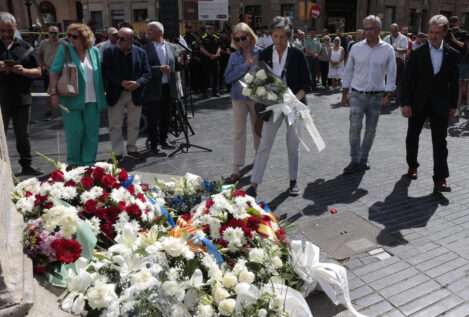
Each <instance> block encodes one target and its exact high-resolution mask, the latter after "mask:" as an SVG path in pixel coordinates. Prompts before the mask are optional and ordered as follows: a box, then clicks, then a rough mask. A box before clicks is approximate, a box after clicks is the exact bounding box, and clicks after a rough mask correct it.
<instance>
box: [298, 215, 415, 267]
mask: <svg viewBox="0 0 469 317" xmlns="http://www.w3.org/2000/svg"><path fill="white" fill-rule="evenodd" d="M298 230H299V231H300V232H301V233H302V234H303V235H304V236H305V237H306V238H308V239H309V240H310V241H312V242H313V243H314V244H316V245H317V246H319V247H320V248H321V250H323V251H324V252H326V253H327V255H328V256H330V257H332V258H334V259H337V260H341V259H346V258H348V257H350V256H352V255H355V254H360V253H363V252H367V251H370V250H373V249H378V248H380V246H382V245H384V246H394V245H398V244H406V243H407V241H406V240H404V239H402V238H400V237H397V236H394V235H392V234H390V233H388V232H386V231H382V230H381V229H380V228H378V227H377V226H375V225H374V224H372V223H370V222H369V221H368V220H365V219H363V218H362V217H360V216H357V215H355V214H354V213H352V212H342V213H337V214H332V215H327V216H323V217H319V218H316V219H314V220H311V221H307V222H304V223H302V224H299V225H298Z"/></svg>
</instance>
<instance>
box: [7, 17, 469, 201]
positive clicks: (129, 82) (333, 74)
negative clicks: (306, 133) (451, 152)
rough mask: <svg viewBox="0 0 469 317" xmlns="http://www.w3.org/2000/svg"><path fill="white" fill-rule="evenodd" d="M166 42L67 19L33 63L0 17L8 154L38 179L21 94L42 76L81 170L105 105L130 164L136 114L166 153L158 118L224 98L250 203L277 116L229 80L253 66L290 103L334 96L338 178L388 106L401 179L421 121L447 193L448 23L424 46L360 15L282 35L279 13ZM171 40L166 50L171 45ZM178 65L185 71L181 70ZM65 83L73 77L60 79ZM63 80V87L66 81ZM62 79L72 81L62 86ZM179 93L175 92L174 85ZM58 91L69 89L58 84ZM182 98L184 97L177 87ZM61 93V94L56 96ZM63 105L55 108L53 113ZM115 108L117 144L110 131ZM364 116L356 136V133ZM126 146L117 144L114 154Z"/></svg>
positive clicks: (454, 64)
mask: <svg viewBox="0 0 469 317" xmlns="http://www.w3.org/2000/svg"><path fill="white" fill-rule="evenodd" d="M185 29H186V33H185V34H184V35H182V36H180V37H179V39H178V40H176V41H171V40H169V39H165V35H164V26H163V25H162V24H161V23H159V22H157V21H153V22H149V23H148V25H147V28H146V30H140V31H139V32H138V36H137V34H135V33H134V30H133V29H132V26H131V25H130V24H128V23H125V22H124V23H121V24H120V25H119V26H118V27H117V28H114V27H110V28H108V29H107V30H105V32H104V33H103V35H102V36H101V37H100V38H99V39H98V38H97V37H96V35H95V33H94V32H93V31H94V30H93V29H92V28H90V27H89V26H87V25H85V24H72V25H70V26H69V27H68V29H67V33H66V35H67V36H66V38H63V39H60V38H59V32H58V28H57V27H55V26H50V27H49V29H48V38H47V39H45V40H43V41H41V42H40V44H39V48H38V50H37V56H36V54H35V51H34V50H33V49H32V47H31V45H30V44H28V43H27V42H26V41H23V40H21V39H20V38H19V37H18V36H16V34H17V29H16V22H15V18H14V16H12V15H11V14H9V13H6V12H1V13H0V32H1V33H0V35H1V41H0V83H1V89H0V103H1V106H2V115H3V121H4V127H5V130H6V129H7V128H8V125H9V121H10V119H11V120H12V121H13V127H14V131H15V136H16V141H17V150H18V153H19V154H20V164H21V166H22V172H23V174H31V175H39V174H41V173H42V171H40V170H39V169H37V168H34V167H33V166H32V165H31V162H32V159H31V153H30V144H29V136H28V122H29V114H30V105H31V102H32V100H31V94H30V89H31V85H32V81H33V80H34V79H35V78H39V77H41V76H43V78H44V89H46V90H47V92H49V94H50V98H48V99H47V103H46V118H50V117H51V115H52V113H51V107H52V106H54V107H58V108H61V112H62V118H63V123H64V127H65V134H66V141H67V163H68V164H69V168H73V167H75V166H78V165H91V164H93V163H94V161H95V160H96V154H97V148H98V132H99V122H100V113H101V110H102V109H104V108H105V107H107V115H108V118H109V120H108V121H109V134H110V139H111V144H112V150H113V151H114V153H115V154H116V157H117V158H118V159H121V158H122V157H123V156H124V155H125V154H127V155H128V156H130V157H132V158H134V159H141V158H142V157H143V156H142V154H141V152H139V150H138V148H137V146H136V141H137V138H138V133H139V122H140V117H141V113H142V107H146V108H147V110H148V117H149V136H148V142H149V145H150V152H151V153H152V154H153V155H155V156H158V157H163V156H166V153H165V152H163V150H169V149H175V145H174V144H172V143H170V142H168V140H167V136H168V128H169V123H170V114H169V111H170V109H171V107H172V105H173V102H174V100H177V99H178V98H180V97H181V96H182V95H183V94H184V92H187V91H190V92H191V93H200V94H201V96H202V97H203V98H207V97H209V94H208V92H209V87H211V90H210V93H211V96H213V97H219V96H220V94H219V92H220V91H221V90H222V89H227V91H228V92H229V93H230V97H231V99H232V105H233V124H234V130H235V133H234V147H233V153H234V155H233V171H232V173H231V175H229V176H228V177H226V182H228V183H235V182H237V181H238V180H239V178H240V168H241V167H242V166H243V165H244V164H245V152H246V126H247V115H248V114H249V116H250V123H251V130H252V135H253V140H254V150H255V152H256V156H255V161H254V167H253V173H252V177H251V185H250V187H249V188H248V189H247V192H248V193H249V194H250V195H252V196H256V194H257V188H258V185H259V184H261V183H262V179H263V176H264V171H265V169H266V166H267V162H268V159H269V155H270V151H271V149H272V146H273V143H274V141H275V136H276V133H277V131H278V129H279V128H280V126H281V124H282V122H283V121H285V120H286V117H285V116H284V115H281V120H277V121H274V119H273V116H269V115H268V114H267V115H266V114H264V115H262V117H261V116H259V114H258V113H256V104H255V102H254V101H252V100H251V99H249V98H248V97H246V96H244V95H243V93H242V86H241V84H240V79H242V78H243V77H244V75H245V74H246V73H247V72H249V71H251V70H253V69H255V67H256V65H257V63H258V62H260V61H262V62H264V63H266V64H267V65H269V66H270V68H271V70H272V72H273V73H274V74H275V75H276V76H278V77H280V78H281V79H282V80H284V82H285V83H286V85H287V86H288V87H289V88H290V89H291V91H292V92H293V93H294V94H295V96H296V97H297V99H298V100H300V101H301V102H302V103H304V104H307V102H306V94H307V93H310V92H314V91H317V90H318V89H319V87H320V86H322V87H323V89H327V90H334V89H341V90H342V103H343V105H344V106H346V107H350V117H349V119H350V131H349V143H350V157H351V161H350V164H349V165H347V166H346V167H345V168H344V173H345V174H351V173H355V172H357V171H360V170H367V169H369V168H370V162H369V154H370V150H371V147H372V144H373V140H374V136H375V132H376V128H377V123H378V120H379V115H380V110H381V107H382V106H387V105H388V104H390V103H393V102H394V103H396V104H398V105H400V106H402V114H403V116H404V117H406V118H409V127H408V133H407V139H406V144H407V163H408V165H409V170H408V175H409V177H410V178H412V179H415V178H417V168H418V166H419V165H418V162H417V154H418V139H419V134H420V131H421V129H422V127H423V124H424V122H425V120H427V119H429V121H430V125H431V128H432V141H433V150H434V161H435V164H434V183H435V187H434V189H435V190H436V191H449V190H450V187H449V186H448V185H447V184H446V178H447V177H448V176H449V173H448V167H447V163H446V160H447V155H448V153H447V148H446V130H447V126H448V116H453V115H458V113H461V112H462V110H463V108H465V107H466V106H465V105H464V104H463V103H464V101H463V99H465V103H466V104H467V105H468V106H467V107H469V89H468V82H469V80H468V79H469V76H468V75H469V48H468V47H469V46H468V43H469V37H468V36H467V34H466V33H464V32H463V31H461V30H460V29H459V20H458V19H457V17H451V18H450V19H449V20H448V19H447V18H445V17H444V16H441V15H437V16H434V17H432V18H431V19H430V20H429V29H428V40H427V41H426V40H425V34H424V33H422V32H418V33H415V34H412V35H410V34H409V32H408V27H407V26H401V27H399V26H398V25H397V24H392V25H391V33H390V34H389V35H387V36H384V34H383V32H382V24H381V20H380V18H379V17H376V16H372V15H371V16H368V17H366V18H365V19H364V21H363V29H359V30H357V31H356V32H355V37H353V36H352V35H346V36H344V35H342V30H341V29H340V28H337V29H336V33H335V35H333V36H330V35H329V34H328V30H327V29H324V30H322V31H321V34H320V35H319V34H317V32H316V30H315V29H314V28H310V29H308V30H307V33H306V34H305V33H304V32H303V31H301V30H294V29H293V27H292V24H291V23H290V21H289V19H288V18H285V17H276V18H274V19H273V21H272V23H271V24H270V25H269V26H265V27H262V28H258V29H254V30H253V29H252V28H251V27H250V26H249V25H247V24H245V23H239V24H237V25H236V26H234V27H233V29H232V30H229V29H224V30H222V31H221V32H220V33H216V32H215V29H214V26H213V25H209V24H207V25H205V27H204V28H201V29H199V30H198V31H197V32H192V27H191V25H186V26H185ZM171 42H173V43H171ZM185 66H188V67H185ZM70 73H72V74H76V83H75V86H76V90H77V91H76V92H75V93H74V94H73V93H72V94H67V93H64V91H63V90H64V88H63V85H62V84H61V81H62V82H63V80H64V78H65V77H67V76H64V74H70ZM72 79H73V76H72ZM70 80H71V79H70V77H68V81H69V84H70ZM72 84H73V83H72ZM182 86H186V88H185V89H182ZM68 88H70V87H68ZM183 91H184V92H183ZM67 92H69V91H67ZM63 105H66V108H65V107H64V106H63ZM125 112H126V113H127V143H126V147H124V141H123V136H122V124H123V119H124V113H125ZM363 118H366V120H365V133H364V136H363V139H362V138H361V130H362V127H363ZM301 130H302V124H301V121H296V122H295V124H292V125H291V124H287V152H288V166H289V178H290V179H289V183H288V188H289V193H290V194H291V195H298V194H299V193H300V189H299V188H298V185H297V177H298V160H299V157H298V147H299V136H300V135H301ZM125 148H126V149H125Z"/></svg>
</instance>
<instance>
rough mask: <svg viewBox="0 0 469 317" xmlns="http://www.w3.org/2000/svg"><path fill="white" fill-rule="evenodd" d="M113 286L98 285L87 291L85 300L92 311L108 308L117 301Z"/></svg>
mask: <svg viewBox="0 0 469 317" xmlns="http://www.w3.org/2000/svg"><path fill="white" fill-rule="evenodd" d="M115 287H116V285H115V284H98V285H96V286H94V287H92V288H90V289H89V290H88V292H87V293H86V298H87V299H88V304H89V305H90V307H91V308H93V309H100V308H103V307H108V306H109V305H110V304H111V303H112V302H114V301H116V300H117V298H118V297H117V295H116V293H115V292H114V290H115Z"/></svg>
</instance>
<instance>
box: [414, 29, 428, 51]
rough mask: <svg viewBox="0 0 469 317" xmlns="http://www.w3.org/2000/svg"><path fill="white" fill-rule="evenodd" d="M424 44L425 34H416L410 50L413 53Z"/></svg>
mask: <svg viewBox="0 0 469 317" xmlns="http://www.w3.org/2000/svg"><path fill="white" fill-rule="evenodd" d="M423 43H425V34H423V32H418V33H417V36H416V38H415V41H413V42H412V50H413V51H415V50H416V49H418V48H419V47H420V46H422V45H423Z"/></svg>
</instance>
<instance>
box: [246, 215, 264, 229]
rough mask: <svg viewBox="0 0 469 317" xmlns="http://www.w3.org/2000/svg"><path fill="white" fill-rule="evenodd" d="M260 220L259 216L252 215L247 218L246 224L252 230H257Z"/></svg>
mask: <svg viewBox="0 0 469 317" xmlns="http://www.w3.org/2000/svg"><path fill="white" fill-rule="evenodd" d="M260 222H261V221H260V220H259V218H257V217H255V216H251V217H249V218H248V219H247V222H246V226H247V227H248V228H250V229H252V230H257V229H258V228H259V223H260Z"/></svg>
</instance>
